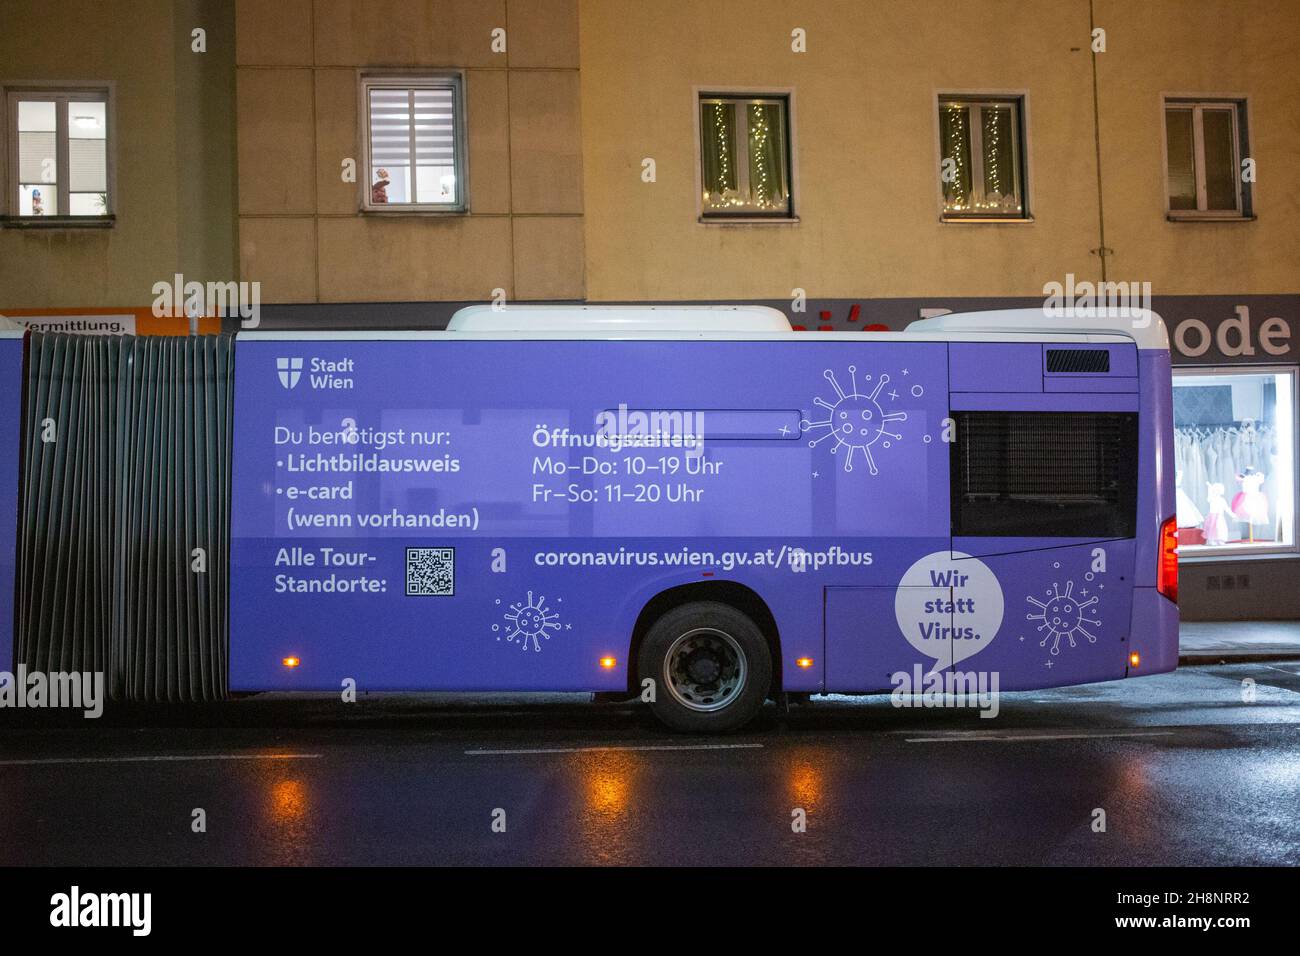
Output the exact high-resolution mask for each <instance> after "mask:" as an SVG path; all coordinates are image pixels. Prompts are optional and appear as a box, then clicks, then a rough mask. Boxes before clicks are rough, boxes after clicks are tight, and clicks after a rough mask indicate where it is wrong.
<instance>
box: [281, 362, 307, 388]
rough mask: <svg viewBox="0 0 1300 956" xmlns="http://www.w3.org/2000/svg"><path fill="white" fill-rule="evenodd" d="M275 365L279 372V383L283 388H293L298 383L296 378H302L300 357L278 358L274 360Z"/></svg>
mask: <svg viewBox="0 0 1300 956" xmlns="http://www.w3.org/2000/svg"><path fill="white" fill-rule="evenodd" d="M275 367H276V370H277V371H278V372H279V373H280V384H281V385H282V386H284V387H285V388H293V387H294V386H295V385H297V384H298V379H300V378H302V359H300V358H278V359H276V360H275Z"/></svg>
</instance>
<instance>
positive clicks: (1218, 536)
mask: <svg viewBox="0 0 1300 956" xmlns="http://www.w3.org/2000/svg"><path fill="white" fill-rule="evenodd" d="M1209 490H1210V510H1209V512H1208V513H1207V514H1206V515H1205V525H1204V527H1203V528H1202V529H1201V530H1202V531H1204V532H1205V543H1206V544H1210V545H1216V544H1226V543H1227V541H1228V518H1227V512H1228V499H1227V498H1225V497H1223V485H1222V484H1220V483H1219V482H1217V481H1212V482H1210V485H1209Z"/></svg>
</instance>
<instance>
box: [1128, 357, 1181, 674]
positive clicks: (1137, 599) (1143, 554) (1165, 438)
mask: <svg viewBox="0 0 1300 956" xmlns="http://www.w3.org/2000/svg"><path fill="white" fill-rule="evenodd" d="M1140 355H1141V359H1140V369H1139V378H1140V385H1139V387H1140V389H1141V392H1142V414H1141V417H1140V419H1139V421H1138V431H1139V435H1140V439H1139V440H1140V449H1141V450H1140V453H1139V458H1138V522H1137V524H1138V537H1137V555H1136V568H1135V572H1134V583H1135V584H1136V585H1137V588H1138V590H1137V592H1136V593H1135V594H1134V598H1133V624H1132V632H1133V650H1135V651H1137V652H1138V653H1139V655H1140V657H1139V660H1140V662H1139V665H1138V666H1137V667H1136V668H1130V669H1129V676H1130V677H1136V676H1139V675H1142V674H1159V673H1163V672H1165V671H1171V670H1174V669H1175V668H1176V667H1177V666H1178V605H1176V604H1174V603H1173V602H1172V601H1170V600H1169V599H1168V598H1166V597H1164V596H1163V595H1161V594H1160V593H1159V592H1157V591H1156V589H1155V585H1156V566H1157V562H1158V561H1159V554H1160V525H1161V524H1162V523H1163V521H1164V520H1165V519H1166V518H1169V517H1171V516H1172V515H1174V513H1175V511H1176V510H1177V502H1176V494H1177V492H1176V491H1175V476H1174V470H1175V465H1174V411H1173V404H1174V400H1173V379H1172V372H1171V370H1170V361H1169V353H1168V352H1164V351H1158V350H1155V349H1150V350H1144V351H1143V352H1141V353H1140Z"/></svg>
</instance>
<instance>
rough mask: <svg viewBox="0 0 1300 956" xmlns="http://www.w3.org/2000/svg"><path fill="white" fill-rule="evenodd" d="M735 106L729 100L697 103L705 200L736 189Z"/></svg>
mask: <svg viewBox="0 0 1300 956" xmlns="http://www.w3.org/2000/svg"><path fill="white" fill-rule="evenodd" d="M735 141H736V116H735V109H734V107H733V106H732V105H731V104H730V103H702V104H700V153H701V155H702V157H703V164H704V169H703V176H704V179H703V184H704V194H705V199H706V200H707V199H710V198H714V199H716V198H719V197H721V196H722V195H723V194H725V193H726V192H728V191H731V192H734V191H735V189H736V159H735V156H733V155H732V153H733V150H734V146H733V144H734V143H735Z"/></svg>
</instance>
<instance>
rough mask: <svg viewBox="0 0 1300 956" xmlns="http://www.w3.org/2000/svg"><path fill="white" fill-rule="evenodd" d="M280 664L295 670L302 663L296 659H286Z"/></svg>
mask: <svg viewBox="0 0 1300 956" xmlns="http://www.w3.org/2000/svg"><path fill="white" fill-rule="evenodd" d="M280 663H281V664H283V665H284V666H285V667H288V668H294V667H297V666H298V665H299V664H301V663H302V661H301V660H299V659H298V658H296V657H286V658H285V659H284V660H282V661H280Z"/></svg>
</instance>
